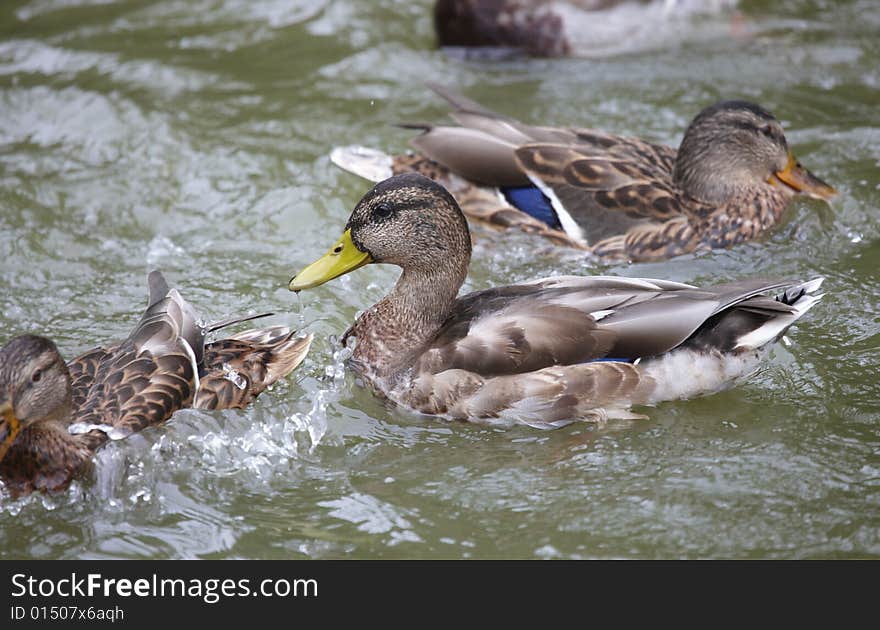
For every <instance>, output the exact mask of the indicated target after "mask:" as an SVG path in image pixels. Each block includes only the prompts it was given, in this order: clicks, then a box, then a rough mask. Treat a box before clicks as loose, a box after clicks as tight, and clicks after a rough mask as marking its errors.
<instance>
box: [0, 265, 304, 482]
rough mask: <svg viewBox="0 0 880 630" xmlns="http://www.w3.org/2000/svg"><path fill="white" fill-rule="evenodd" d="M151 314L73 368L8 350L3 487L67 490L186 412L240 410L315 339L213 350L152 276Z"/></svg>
mask: <svg viewBox="0 0 880 630" xmlns="http://www.w3.org/2000/svg"><path fill="white" fill-rule="evenodd" d="M149 284H150V299H149V306H148V307H147V310H146V312H145V313H144V315H143V317H142V318H141V320H140V322H139V323H138V325H137V326H136V327H135V329H134V330H133V331H132V333H131V334H130V335H129V337H128V338H127V339H125V340H124V341H122V342H121V343H119V344H115V345H112V346H109V347H106V348H96V349H94V350H91V351H89V352H86V353H84V354H82V355H80V356H79V357H77V358H75V359H73V360H72V361H70V363H68V364H65V362H64V360H63V359H62V357H61V355H60V354H59V352H58V350H57V348H56V347H55V344H53V343H52V342H51V341H49V340H48V339H45V338H43V337H39V336H35V335H22V336H19V337H16V338H14V339H12V340H11V341H10V342H9V343H7V344H6V345H5V346H4V347H3V348H2V349H0V410H2V418H0V479H2V481H3V483H4V484H5V485H6V486H7V487H8V488H10V490H12V491H13V492H14V493H22V492H29V491H32V490H49V491H52V490H58V489H61V488H63V487H65V486H66V485H67V484H68V483H69V482H70V481H71V480H72V479H73V478H75V477H77V476H79V475H82V474H84V473H86V472H87V471H88V469H89V466H90V462H91V457H92V455H93V454H94V453H95V451H96V450H97V449H99V448H100V447H101V446H103V445H104V444H106V443H107V442H108V441H109V440H111V439H121V438H124V437H127V436H129V435H131V434H132V433H136V432H137V431H140V430H142V429H144V428H146V427H148V426H151V425H155V424H159V423H161V422H164V421H165V420H167V419H168V418H169V417H171V415H172V414H173V413H174V412H175V411H176V410H178V409H183V408H186V407H197V408H202V409H227V408H240V407H243V406H245V405H247V404H248V403H250V402H251V401H252V400H253V399H254V398H255V397H256V396H257V395H258V394H259V393H260V392H262V391H263V390H264V389H265V388H266V387H267V386H268V385H270V384H272V383H273V382H275V381H276V380H277V379H279V378H282V377H284V376H286V375H287V374H288V373H289V372H291V371H292V370H293V369H294V368H296V366H297V365H299V363H300V362H301V361H302V359H303V358H304V357H305V355H306V353H307V352H308V349H309V345H310V344H311V341H312V337H311V336H308V337H305V338H295V337H294V333H293V332H291V331H289V330H288V329H287V328H285V327H282V326H276V327H271V328H266V329H262V330H252V331H248V332H244V333H240V334H237V335H234V336H232V337H229V338H227V339H222V340H219V341H215V342H213V343H208V344H205V340H204V337H205V333H206V331H205V329H203V328H202V327H201V324H199V322H198V318H197V315H196V313H195V311H194V310H193V309H192V307H191V306H190V305H189V304H188V303H187V302H185V301H184V300H183V298H181V297H180V294H179V293H178V292H177V291H176V290H173V289H172V290H169V288H168V285H167V284H166V283H165V280H164V278H163V277H162V275H161V274H160V273H159V272H158V271H154V272H153V273H151V274H150V278H149Z"/></svg>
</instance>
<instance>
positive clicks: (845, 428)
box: [0, 0, 880, 558]
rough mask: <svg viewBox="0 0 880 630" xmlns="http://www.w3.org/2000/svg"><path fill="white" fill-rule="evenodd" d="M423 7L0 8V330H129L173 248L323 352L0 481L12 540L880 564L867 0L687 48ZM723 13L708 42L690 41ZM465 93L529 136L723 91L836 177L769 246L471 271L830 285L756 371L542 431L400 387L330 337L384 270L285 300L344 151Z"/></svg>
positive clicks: (339, 196)
mask: <svg viewBox="0 0 880 630" xmlns="http://www.w3.org/2000/svg"><path fill="white" fill-rule="evenodd" d="M430 4H431V3H430V2H429V0H419V1H398V2H395V1H391V0H382V1H378V2H373V1H369V2H368V1H366V0H363V1H358V0H338V1H331V0H324V1H319V0H313V1H304V0H300V1H296V0H288V1H285V0H256V1H247V0H196V1H193V2H188V1H184V0H164V1H157V2H145V1H133V0H132V1H112V0H30V1H26V2H20V1H9V0H6V1H5V2H3V3H2V4H0V286H2V291H0V327H2V331H3V332H2V335H0V341H2V342H5V341H6V340H7V339H9V338H10V337H12V336H13V335H15V334H19V333H23V332H40V333H42V334H45V335H48V336H50V337H52V338H53V339H55V340H56V341H57V343H58V345H59V348H60V350H61V351H62V353H63V354H64V355H65V356H66V357H68V358H70V357H73V356H75V355H76V354H77V353H79V352H82V351H84V350H87V349H89V348H92V347H94V346H96V345H99V344H102V343H105V342H107V341H109V340H112V339H118V338H122V337H124V336H125V335H126V334H127V333H128V331H129V330H130V329H131V327H132V326H133V325H134V324H135V323H136V321H137V319H138V318H139V316H140V310H141V309H142V308H143V306H144V304H145V301H146V275H147V273H148V272H149V270H151V269H153V268H161V269H162V270H163V271H164V272H165V274H166V276H167V278H168V279H169V281H170V282H171V283H172V284H173V285H175V286H177V287H179V288H180V290H181V292H182V293H183V295H184V296H185V297H187V298H188V299H189V300H190V301H191V302H192V303H194V304H195V305H196V306H197V307H198V308H199V309H200V310H201V312H202V313H203V314H204V316H205V318H206V319H209V320H210V319H220V318H223V317H226V316H229V315H231V314H236V313H243V312H248V311H250V310H251V309H258V310H264V309H265V310H274V311H276V313H277V314H276V315H275V316H274V317H273V318H272V319H271V320H270V323H280V324H287V325H291V326H293V327H296V328H302V329H305V330H308V331H312V332H314V333H315V334H316V341H315V343H314V345H313V349H312V352H311V354H310V355H309V357H308V358H307V359H306V361H305V362H304V364H303V365H302V366H301V368H300V369H299V370H297V372H296V373H295V374H294V375H293V376H292V377H291V378H290V379H289V380H288V381H287V382H284V383H281V384H278V385H277V386H275V387H274V388H273V390H272V391H270V392H267V393H266V394H264V395H263V396H262V397H261V398H260V399H259V400H258V401H257V403H256V404H255V405H254V406H253V407H252V408H249V409H247V410H245V411H229V412H219V413H206V412H201V411H191V410H188V411H183V412H180V413H178V414H177V415H175V417H174V418H173V420H172V421H171V422H170V423H169V424H167V425H165V426H162V427H156V428H152V429H149V430H147V431H145V432H144V433H142V434H140V435H137V436H135V437H133V438H132V439H130V440H126V441H123V442H119V443H113V444H111V445H110V446H108V447H107V448H105V449H104V450H102V451H101V452H100V454H99V456H98V457H97V472H96V474H95V475H94V476H93V478H91V479H90V480H89V481H87V482H84V483H77V484H75V485H74V486H73V487H72V488H71V489H70V491H69V492H66V493H63V494H61V495H58V496H53V497H44V496H31V497H28V498H24V499H19V500H14V501H13V500H10V499H9V498H8V497H4V498H2V499H0V557H3V558H193V557H196V558H718V557H724V558H727V557H729V558H853V557H859V558H865V557H880V386H878V373H880V370H878V364H880V361H878V358H877V355H878V347H880V271H878V268H880V210H878V207H880V169H878V164H880V5H878V3H877V2H872V1H854V2H822V1H818V0H817V1H807V0H789V1H782V2H775V3H766V5H765V3H762V2H747V3H743V4H741V5H740V11H741V14H742V17H741V18H740V19H739V20H738V21H737V22H736V24H737V26H736V27H735V28H734V27H733V26H732V24H733V22H732V21H731V22H730V23H727V22H725V20H728V19H729V18H725V17H718V18H708V21H709V24H704V23H703V22H704V21H703V20H701V21H700V22H699V23H695V24H694V29H695V30H696V32H698V33H700V32H703V33H709V35H705V36H700V35H698V36H695V37H693V38H690V39H688V41H686V42H684V43H682V44H681V45H678V44H675V43H673V42H667V44H666V45H664V46H663V47H662V48H661V49H659V50H657V49H651V50H638V49H636V50H633V51H630V52H628V53H623V54H617V55H615V56H611V57H607V56H606V57H604V58H594V59H558V60H526V59H507V60H502V61H500V62H491V61H487V60H464V61H463V60H460V59H456V58H451V57H450V56H448V55H446V54H444V53H443V52H441V51H438V50H436V48H435V44H434V35H433V28H432V22H431V13H430ZM704 27H705V29H706V30H701V29H704ZM426 80H433V81H436V82H439V83H443V84H446V85H450V86H453V87H455V88H456V89H458V90H460V91H462V92H464V93H465V94H467V95H468V96H470V97H471V98H474V99H477V100H479V101H481V102H482V103H484V104H485V105H487V106H489V107H492V108H494V109H497V110H500V111H502V112H504V113H507V114H510V115H513V116H516V117H519V118H521V119H524V120H526V121H530V122H541V123H545V124H559V125H579V126H592V127H596V128H600V129H607V130H610V131H614V132H618V133H625V134H638V135H643V136H645V137H648V138H650V139H652V140H655V141H659V142H665V143H670V144H673V145H677V143H678V141H679V140H680V137H681V133H682V131H683V129H684V127H685V126H686V124H687V123H688V121H689V120H690V119H691V117H692V116H693V115H694V114H695V113H696V112H697V111H699V110H700V109H701V108H702V107H704V106H706V105H708V104H710V103H712V102H714V101H716V100H718V99H720V98H733V97H739V98H747V99H750V100H754V101H757V102H759V103H761V104H763V105H764V106H765V107H767V108H769V109H770V110H771V111H773V112H774V113H775V114H776V115H777V116H778V117H779V118H780V120H782V121H783V124H784V126H785V128H786V130H787V136H788V139H789V142H790V144H791V145H792V147H793V148H794V150H795V151H796V152H797V154H798V156H799V157H800V159H801V160H802V161H803V163H804V164H806V165H807V166H808V167H809V168H810V169H812V170H813V171H814V172H815V173H816V174H818V175H819V176H821V177H823V178H824V179H826V180H827V181H828V182H830V183H832V184H833V185H835V186H836V187H837V188H838V190H839V191H840V194H839V195H838V197H837V198H836V199H835V200H834V202H833V204H832V205H831V206H830V207H829V206H827V205H825V204H823V203H821V202H818V201H812V200H807V199H799V200H797V201H796V202H795V203H794V204H793V205H792V208H791V211H790V213H789V214H788V220H787V221H786V223H785V224H784V225H782V226H780V228H779V229H777V230H775V231H774V232H773V234H772V235H770V236H768V237H767V238H765V239H763V240H762V241H761V242H755V243H750V244H746V245H744V246H740V247H737V248H735V249H732V250H729V251H720V252H715V253H712V254H709V255H701V256H698V257H694V256H686V257H682V258H679V259H676V260H673V261H671V262H667V263H662V264H639V265H632V266H627V265H604V266H603V265H597V264H596V263H594V262H590V261H585V260H584V259H583V257H582V256H579V255H577V254H576V253H573V252H571V251H564V250H559V249H556V250H554V249H553V248H551V247H548V246H547V245H546V244H545V243H543V242H536V241H535V240H533V239H531V238H529V237H528V236H526V235H523V234H506V235H503V234H502V235H499V234H495V233H488V232H482V231H481V232H477V234H476V238H475V241H476V247H475V252H474V260H473V264H472V267H471V274H470V277H469V279H468V281H467V284H466V285H465V290H476V289H482V288H486V287H489V286H493V285H497V284H507V283H511V282H517V281H522V280H528V279H531V278H536V277H541V276H546V275H551V274H562V273H583V274H591V273H606V274H614V275H633V276H642V277H658V278H666V279H670V280H676V281H684V282H693V283H712V282H722V281H728V280H732V279H736V278H740V277H745V276H758V275H773V276H783V277H793V278H802V279H807V278H810V277H813V276H817V275H821V276H825V277H826V278H827V280H826V283H825V289H826V291H827V295H826V297H825V298H824V300H823V301H822V302H821V303H820V304H819V305H818V306H817V307H816V308H814V309H813V310H812V311H811V312H810V313H809V315H808V316H806V317H805V318H804V319H803V320H802V322H801V323H799V324H798V326H797V327H796V328H793V329H792V330H791V331H789V334H788V336H789V337H790V339H791V342H792V343H791V345H790V346H785V345H782V344H779V345H778V346H777V347H776V349H775V350H774V352H773V354H772V355H771V357H770V360H768V361H767V362H766V364H765V367H764V369H762V370H761V371H760V372H759V373H758V374H756V375H755V376H754V377H753V378H751V379H750V380H749V381H748V382H747V383H743V384H741V385H739V386H737V387H735V388H733V389H730V390H727V391H725V392H722V393H719V394H716V395H714V396H711V397H706V398H701V399H697V400H691V401H684V402H682V401H678V402H670V403H665V404H662V405H660V406H658V407H655V408H650V409H645V410H642V411H645V412H646V413H648V414H649V415H650V419H649V420H646V421H638V422H622V423H611V424H609V425H607V426H606V427H604V428H598V429H597V428H595V427H592V426H588V425H572V426H569V427H566V428H563V429H559V430H556V431H539V430H536V429H531V428H527V427H514V428H510V429H496V428H487V427H485V426H479V425H470V424H457V423H449V422H445V421H442V420H435V419H430V418H423V417H418V416H415V415H413V414H409V413H406V412H404V411H402V410H399V409H393V408H390V407H388V406H386V405H385V404H384V403H383V402H381V401H379V400H377V399H375V398H374V397H373V396H372V395H371V394H370V393H369V391H368V390H366V389H364V388H363V387H361V386H360V385H359V384H358V383H357V382H356V379H354V378H353V377H352V375H351V374H347V373H346V372H345V370H344V369H343V368H342V364H341V362H340V360H339V357H338V355H334V350H335V346H334V345H333V343H332V341H331V336H333V335H337V336H338V335H340V334H341V333H342V332H343V331H344V330H345V328H346V327H347V325H348V324H349V323H350V322H351V321H352V320H353V318H354V317H355V315H356V313H357V312H358V311H359V310H363V309H365V308H367V307H368V306H369V305H371V304H372V303H373V302H375V301H376V300H377V299H378V298H380V297H381V296H382V295H383V294H384V292H385V291H386V290H387V289H388V288H389V287H390V286H391V284H392V283H393V281H394V279H395V277H396V274H397V271H396V270H395V269H394V268H390V267H383V266H371V267H368V268H365V269H362V270H360V271H358V272H356V273H354V274H352V275H350V276H347V277H345V278H342V279H340V280H337V281H334V282H331V283H329V284H327V285H324V286H322V287H320V288H317V289H315V290H312V291H309V292H305V293H303V294H302V295H301V297H297V296H295V295H294V294H292V293H290V292H289V291H288V290H287V281H288V280H289V278H290V277H291V276H292V275H293V274H294V273H295V272H296V271H298V270H299V269H300V268H302V266H303V265H304V264H306V263H308V262H311V261H312V260H314V259H315V258H316V257H317V256H318V255H320V254H322V253H324V252H325V251H326V249H327V248H328V247H329V246H330V245H331V244H332V243H333V242H334V240H335V239H336V238H337V237H338V236H339V234H340V233H341V229H342V227H343V225H344V223H345V221H346V219H347V217H348V214H349V212H350V210H351V208H352V207H353V206H354V204H355V203H356V202H357V200H358V199H359V198H360V197H361V195H362V194H363V193H365V192H366V191H367V190H368V188H369V184H367V183H366V182H364V181H361V180H359V179H358V178H357V177H355V176H353V175H350V174H347V173H344V172H342V171H340V170H339V169H337V168H336V167H335V166H333V165H332V164H331V163H330V161H329V159H328V153H329V151H330V150H331V148H332V147H334V146H336V145H341V144H352V143H358V144H363V145H366V146H374V147H379V148H382V149H385V150H390V151H401V150H403V149H405V148H406V146H407V140H408V138H409V137H410V134H411V133H412V132H410V131H407V130H403V129H398V128H395V127H393V126H392V125H391V124H390V123H394V122H398V121H442V120H444V117H445V113H446V106H445V104H444V103H443V102H442V100H441V99H439V98H438V97H436V96H435V95H434V94H432V93H431V92H430V90H428V89H427V88H425V87H424V82H425V81H426Z"/></svg>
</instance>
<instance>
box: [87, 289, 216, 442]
mask: <svg viewBox="0 0 880 630" xmlns="http://www.w3.org/2000/svg"><path fill="white" fill-rule="evenodd" d="M162 292H165V295H164V296H162V295H161V294H162ZM203 338H204V337H203V332H202V330H201V328H200V327H199V325H198V322H197V315H196V314H195V311H194V310H193V309H192V307H191V306H190V305H189V304H187V303H186V302H185V301H184V300H183V298H181V297H180V295H179V294H178V292H177V291H176V290H175V289H170V290H169V289H168V286H167V284H165V281H164V279H163V278H162V276H161V274H159V272H153V273H152V274H150V304H149V306H148V307H147V310H146V311H145V313H144V315H143V317H142V318H141V320H140V321H139V322H138V324H137V326H136V327H135V328H134V330H133V331H132V332H131V334H130V335H129V336H128V338H127V339H126V340H125V341H123V342H122V343H121V344H119V345H118V346H117V347H115V348H113V349H111V350H106V351H103V354H94V355H91V356H90V355H89V354H87V355H84V357H87V358H88V360H87V361H79V362H78V363H79V364H80V365H87V366H88V367H87V368H86V369H84V371H83V372H82V376H83V378H82V385H81V386H80V388H79V389H80V390H81V393H80V394H79V395H78V398H79V399H80V400H81V403H80V404H79V405H78V406H77V408H76V410H75V427H74V428H73V429H72V430H73V431H74V432H76V433H84V435H83V436H82V438H81V439H82V440H83V441H84V442H86V443H87V444H88V445H89V446H90V447H91V448H97V447H98V446H100V445H101V444H102V443H104V442H106V441H107V439H121V438H125V437H127V436H129V435H131V434H132V433H136V432H138V431H140V430H142V429H144V428H146V427H148V426H150V425H153V424H158V423H161V422H164V421H165V420H167V419H168V418H169V417H170V416H171V414H173V413H174V412H175V411H176V410H178V409H180V408H182V407H187V406H189V405H190V404H191V402H192V400H193V396H194V395H195V392H196V390H197V389H198V365H199V361H200V357H201V355H202V352H203ZM87 374H88V375H92V378H91V381H90V382H89V381H88V378H86V375H87ZM83 392H84V395H83Z"/></svg>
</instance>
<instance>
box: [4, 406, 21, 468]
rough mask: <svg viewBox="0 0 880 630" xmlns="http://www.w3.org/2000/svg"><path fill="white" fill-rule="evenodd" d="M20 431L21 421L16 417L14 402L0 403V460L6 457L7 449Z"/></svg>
mask: <svg viewBox="0 0 880 630" xmlns="http://www.w3.org/2000/svg"><path fill="white" fill-rule="evenodd" d="M19 431H21V423H20V422H19V421H18V418H16V417H15V412H14V411H13V409H12V403H11V402H10V401H5V402H3V403H0V461H3V458H4V457H6V451H8V450H9V447H10V446H12V445H13V443H14V442H15V438H17V437H18V432H19Z"/></svg>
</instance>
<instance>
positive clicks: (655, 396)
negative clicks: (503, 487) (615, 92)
mask: <svg viewBox="0 0 880 630" xmlns="http://www.w3.org/2000/svg"><path fill="white" fill-rule="evenodd" d="M470 258H471V240H470V235H469V233H468V225H467V222H466V220H465V217H464V215H463V214H462V212H461V210H460V209H459V207H458V204H457V203H456V202H455V199H454V198H453V197H452V196H451V195H450V194H449V193H448V192H447V191H446V190H445V189H444V188H443V187H442V186H440V185H439V184H437V183H435V182H433V181H431V180H430V179H428V178H426V177H423V176H421V175H419V174H417V173H406V174H402V175H396V176H394V177H391V178H389V179H388V180H386V181H384V182H381V183H380V184H377V185H376V186H375V187H374V188H373V189H372V190H371V191H370V192H368V193H367V194H366V195H364V197H363V199H361V201H360V202H359V203H358V204H357V206H356V207H355V209H354V211H353V212H352V213H351V216H350V217H349V219H348V223H347V225H346V226H345V229H344V232H343V235H342V237H341V238H340V239H339V240H338V241H336V243H335V244H334V245H333V246H332V247H331V248H330V250H329V251H328V252H327V253H326V254H325V255H324V256H322V257H321V258H319V259H318V260H317V261H315V262H314V263H312V264H311V265H309V266H307V267H306V268H305V269H303V270H302V271H300V272H299V273H298V274H296V276H294V277H293V278H292V279H291V281H290V284H289V285H288V286H289V288H290V290H291V291H302V290H305V289H310V288H312V287H316V286H319V285H321V284H323V283H325V282H328V281H330V280H332V279H334V278H336V277H339V276H341V275H343V274H346V273H349V272H351V271H354V270H355V269H358V268H360V267H362V266H364V265H367V264H370V263H379V264H388V265H395V266H397V267H400V268H401V270H402V271H401V274H400V277H399V278H398V280H397V284H396V285H395V286H394V287H393V288H392V289H391V290H390V291H389V292H388V294H387V295H386V296H385V297H384V298H383V299H382V300H380V301H379V302H377V303H376V304H374V305H373V306H371V307H370V308H368V309H367V310H366V311H365V312H364V313H363V314H361V315H360V316H359V317H358V318H357V319H356V320H355V322H354V324H352V326H351V327H350V328H349V329H348V331H347V332H346V333H345V335H344V336H343V343H346V342H348V341H351V340H352V339H355V340H356V343H355V345H354V349H353V353H352V356H351V359H350V360H349V366H350V367H352V368H353V369H354V370H356V371H357V372H358V373H360V374H361V375H362V376H363V377H364V379H365V380H366V381H367V382H368V383H369V384H370V385H371V387H372V388H373V389H374V390H375V391H376V392H378V393H380V394H382V395H384V396H386V397H387V398H389V399H390V400H391V401H393V402H395V403H397V404H399V405H402V406H404V407H407V408H409V409H413V410H415V411H418V412H421V413H424V414H431V415H437V416H441V417H445V418H449V419H455V420H469V421H479V422H487V423H492V424H495V423H498V424H512V423H523V424H528V425H532V426H536V427H541V428H553V427H558V426H561V425H564V424H567V423H570V422H576V421H592V422H598V423H602V422H605V421H606V420H608V419H612V418H635V417H640V416H639V414H634V413H633V412H631V411H630V407H631V406H633V405H653V404H656V403H658V402H660V401H665V400H673V399H680V398H689V397H692V396H698V395H703V394H709V393H712V392H714V391H717V390H719V389H722V388H724V387H728V386H730V385H731V384H733V383H734V382H735V381H736V380H737V379H739V378H741V377H743V376H746V375H748V374H751V373H752V372H754V371H755V370H756V369H757V368H758V367H759V366H760V364H761V361H762V359H764V358H765V357H766V355H767V353H768V350H769V348H770V347H772V345H773V343H774V342H775V341H776V340H778V339H779V338H780V337H781V336H782V335H783V334H784V333H785V331H786V330H787V329H788V328H789V326H791V325H792V324H794V323H795V322H796V321H797V320H798V319H800V318H801V317H802V316H803V315H804V314H805V313H806V312H807V311H809V310H810V309H811V308H812V307H813V306H814V305H815V304H816V303H817V302H818V301H819V299H820V298H821V294H820V293H819V292H818V291H819V288H820V286H821V284H822V279H821V278H814V279H812V280H808V281H806V282H800V281H797V280H767V279H757V278H753V279H745V280H740V281H737V282H731V283H727V284H723V285H716V286H709V287H695V286H691V285H688V284H681V283H678V282H669V281H666V280H654V279H647V278H623V277H608V276H604V277H603V276H557V277H551V278H542V279H537V280H532V281H531V282H525V283H522V284H515V285H509V286H501V287H493V288H488V289H485V290H482V291H476V292H474V293H468V294H466V295H461V296H459V295H458V293H459V289H460V288H461V286H462V284H463V283H464V280H465V277H466V276H467V272H468V264H469V262H470ZM769 291H773V292H775V293H776V295H775V296H774V297H769V296H764V295H762V294H763V293H766V292H769Z"/></svg>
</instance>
